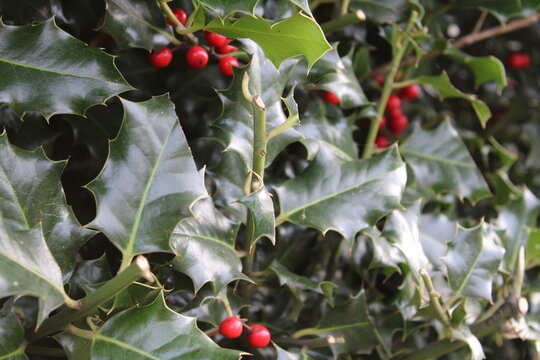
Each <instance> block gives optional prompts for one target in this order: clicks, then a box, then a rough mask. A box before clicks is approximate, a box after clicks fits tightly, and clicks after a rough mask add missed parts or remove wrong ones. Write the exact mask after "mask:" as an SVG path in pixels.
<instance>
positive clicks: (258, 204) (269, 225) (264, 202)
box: [238, 185, 276, 251]
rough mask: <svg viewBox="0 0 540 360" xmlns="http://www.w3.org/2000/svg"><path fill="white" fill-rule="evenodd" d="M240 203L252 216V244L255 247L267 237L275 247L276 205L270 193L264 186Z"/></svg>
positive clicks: (251, 248)
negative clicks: (261, 239)
mask: <svg viewBox="0 0 540 360" xmlns="http://www.w3.org/2000/svg"><path fill="white" fill-rule="evenodd" d="M238 202H239V203H241V204H243V205H245V206H246V207H247V208H248V211H249V212H250V213H251V215H252V219H253V224H252V231H253V234H252V237H251V238H252V239H253V241H252V243H251V244H250V251H251V250H253V246H254V245H255V243H256V242H257V240H259V239H260V238H262V237H267V238H268V239H269V240H270V241H271V242H272V244H273V245H275V243H276V218H275V216H274V203H273V202H272V198H271V197H270V193H269V192H268V190H266V187H265V186H264V185H261V187H259V189H258V190H256V191H254V192H252V193H251V194H249V195H247V196H245V197H243V198H242V199H240V200H238Z"/></svg>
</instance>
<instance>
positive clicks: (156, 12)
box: [100, 0, 174, 50]
mask: <svg viewBox="0 0 540 360" xmlns="http://www.w3.org/2000/svg"><path fill="white" fill-rule="evenodd" d="M100 30H102V31H105V32H107V33H109V34H111V35H112V37H113V38H114V40H115V41H116V45H118V47H119V48H120V49H126V48H130V47H140V48H144V49H147V50H160V49H161V48H163V47H165V46H167V45H168V44H169V43H170V42H171V39H174V36H173V32H172V27H171V26H169V25H168V24H167V23H166V22H165V13H164V12H163V10H162V9H161V8H159V7H158V3H157V1H148V0H107V11H106V12H105V21H104V23H103V25H102V26H101V27H100Z"/></svg>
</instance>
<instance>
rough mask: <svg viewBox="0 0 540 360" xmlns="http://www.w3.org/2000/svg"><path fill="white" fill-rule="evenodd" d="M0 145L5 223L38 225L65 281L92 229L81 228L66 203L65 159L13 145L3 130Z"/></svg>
mask: <svg viewBox="0 0 540 360" xmlns="http://www.w3.org/2000/svg"><path fill="white" fill-rule="evenodd" d="M0 149H1V152H2V156H1V157H0V197H1V198H2V199H3V201H1V202H0V210H1V212H2V213H3V216H4V221H5V223H6V226H9V227H11V228H12V229H17V230H31V229H34V228H36V227H37V226H39V225H41V229H40V231H39V232H40V235H39V236H40V237H41V236H43V237H44V239H45V241H46V242H47V247H48V248H49V249H50V252H49V249H47V250H46V251H47V253H49V254H51V253H52V254H53V256H54V259H55V260H56V261H55V266H60V269H61V271H62V275H63V280H64V282H66V281H67V280H68V279H69V277H70V275H71V272H72V271H73V269H74V267H75V255H76V253H77V252H78V250H79V248H80V247H81V245H82V244H84V243H85V242H86V241H87V240H88V239H89V238H90V237H91V236H92V235H93V234H94V232H93V231H90V230H87V229H84V228H82V227H81V225H80V224H79V222H78V221H77V218H76V217H75V214H74V213H73V211H72V209H71V207H69V206H67V205H66V203H65V199H64V192H63V189H62V184H61V183H60V176H61V174H62V170H63V169H64V166H65V162H53V161H51V160H49V159H47V157H46V156H45V154H44V153H43V150H42V149H41V148H40V149H37V150H34V151H26V150H21V149H19V148H16V147H14V146H12V145H11V144H10V143H9V141H8V138H7V135H6V133H4V134H3V135H0ZM41 230H42V231H41ZM41 232H42V234H41ZM53 261H54V260H53ZM56 263H57V265H56ZM53 278H54V277H53Z"/></svg>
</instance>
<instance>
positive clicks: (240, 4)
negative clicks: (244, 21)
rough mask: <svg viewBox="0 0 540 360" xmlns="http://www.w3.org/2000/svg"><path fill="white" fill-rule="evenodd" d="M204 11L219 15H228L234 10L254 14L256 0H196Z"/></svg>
mask: <svg viewBox="0 0 540 360" xmlns="http://www.w3.org/2000/svg"><path fill="white" fill-rule="evenodd" d="M197 2H198V3H199V4H201V5H202V6H203V7H204V8H205V9H206V11H208V12H209V13H211V14H216V15H218V16H220V17H228V16H230V15H232V14H231V13H234V12H241V13H248V14H254V13H255V7H256V6H257V2H258V0H198V1H197Z"/></svg>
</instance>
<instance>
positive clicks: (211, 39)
mask: <svg viewBox="0 0 540 360" xmlns="http://www.w3.org/2000/svg"><path fill="white" fill-rule="evenodd" d="M204 38H205V39H206V42H207V43H208V45H210V46H215V47H218V46H221V45H225V44H226V43H227V37H225V36H223V35H219V34H216V33H213V32H211V31H205V32H204Z"/></svg>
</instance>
